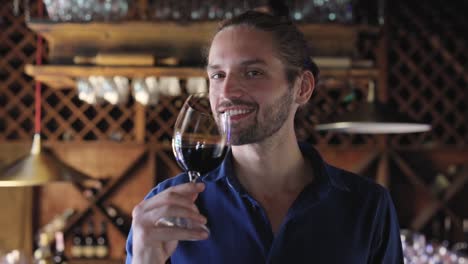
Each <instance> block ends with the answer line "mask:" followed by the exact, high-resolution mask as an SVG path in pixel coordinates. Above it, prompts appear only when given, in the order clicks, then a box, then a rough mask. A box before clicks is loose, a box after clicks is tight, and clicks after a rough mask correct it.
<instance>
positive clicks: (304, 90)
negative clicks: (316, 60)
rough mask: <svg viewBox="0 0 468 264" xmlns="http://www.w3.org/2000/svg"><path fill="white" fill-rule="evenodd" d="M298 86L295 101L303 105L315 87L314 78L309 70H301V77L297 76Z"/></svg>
mask: <svg viewBox="0 0 468 264" xmlns="http://www.w3.org/2000/svg"><path fill="white" fill-rule="evenodd" d="M299 81H300V84H299V85H300V86H299V89H298V90H297V92H296V103H297V104H299V105H303V104H305V103H307V101H309V99H310V97H311V96H312V93H313V92H314V89H315V78H314V75H313V74H312V73H311V72H310V71H304V72H302V75H301V78H299Z"/></svg>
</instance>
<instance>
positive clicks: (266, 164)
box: [232, 131, 312, 196]
mask: <svg viewBox="0 0 468 264" xmlns="http://www.w3.org/2000/svg"><path fill="white" fill-rule="evenodd" d="M278 132H280V133H277V134H275V135H273V136H272V137H270V138H268V139H266V140H264V141H262V142H259V143H255V144H248V145H242V146H233V147H232V154H233V158H234V167H235V171H236V175H237V178H238V179H239V181H240V183H241V184H242V186H243V187H244V188H245V189H246V190H247V191H248V192H249V193H250V194H251V195H254V196H256V195H255V194H266V193H269V194H284V193H299V192H300V191H301V190H302V189H303V188H304V186H305V185H307V184H308V183H310V182H311V181H312V177H311V176H310V175H311V174H310V171H311V165H310V164H309V163H308V161H307V160H306V159H304V157H303V156H302V153H301V151H300V149H299V146H298V144H297V139H296V136H295V133H294V132H292V133H281V131H278ZM281 134H282V135H281Z"/></svg>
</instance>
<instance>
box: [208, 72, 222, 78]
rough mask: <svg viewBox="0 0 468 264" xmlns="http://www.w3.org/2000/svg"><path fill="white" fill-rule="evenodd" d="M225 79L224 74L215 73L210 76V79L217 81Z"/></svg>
mask: <svg viewBox="0 0 468 264" xmlns="http://www.w3.org/2000/svg"><path fill="white" fill-rule="evenodd" d="M221 78H224V73H221V72H215V73H212V74H210V79H213V80H216V79H221Z"/></svg>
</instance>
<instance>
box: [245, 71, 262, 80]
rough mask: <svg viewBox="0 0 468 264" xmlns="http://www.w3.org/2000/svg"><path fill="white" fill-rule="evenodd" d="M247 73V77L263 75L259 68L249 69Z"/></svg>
mask: <svg viewBox="0 0 468 264" xmlns="http://www.w3.org/2000/svg"><path fill="white" fill-rule="evenodd" d="M245 75H246V76H247V77H250V78H255V77H259V76H262V75H263V72H261V71H258V70H249V71H247V72H246V74H245Z"/></svg>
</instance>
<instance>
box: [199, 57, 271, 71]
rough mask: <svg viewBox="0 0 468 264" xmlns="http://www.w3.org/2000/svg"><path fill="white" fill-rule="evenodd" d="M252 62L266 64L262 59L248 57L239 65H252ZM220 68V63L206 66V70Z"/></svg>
mask: <svg viewBox="0 0 468 264" xmlns="http://www.w3.org/2000/svg"><path fill="white" fill-rule="evenodd" d="M253 64H263V65H266V64H267V63H266V62H265V60H262V59H250V60H245V61H243V62H241V65H242V66H244V67H245V66H250V65H253ZM219 68H221V65H219V64H209V65H207V66H206V70H217V69H219Z"/></svg>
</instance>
